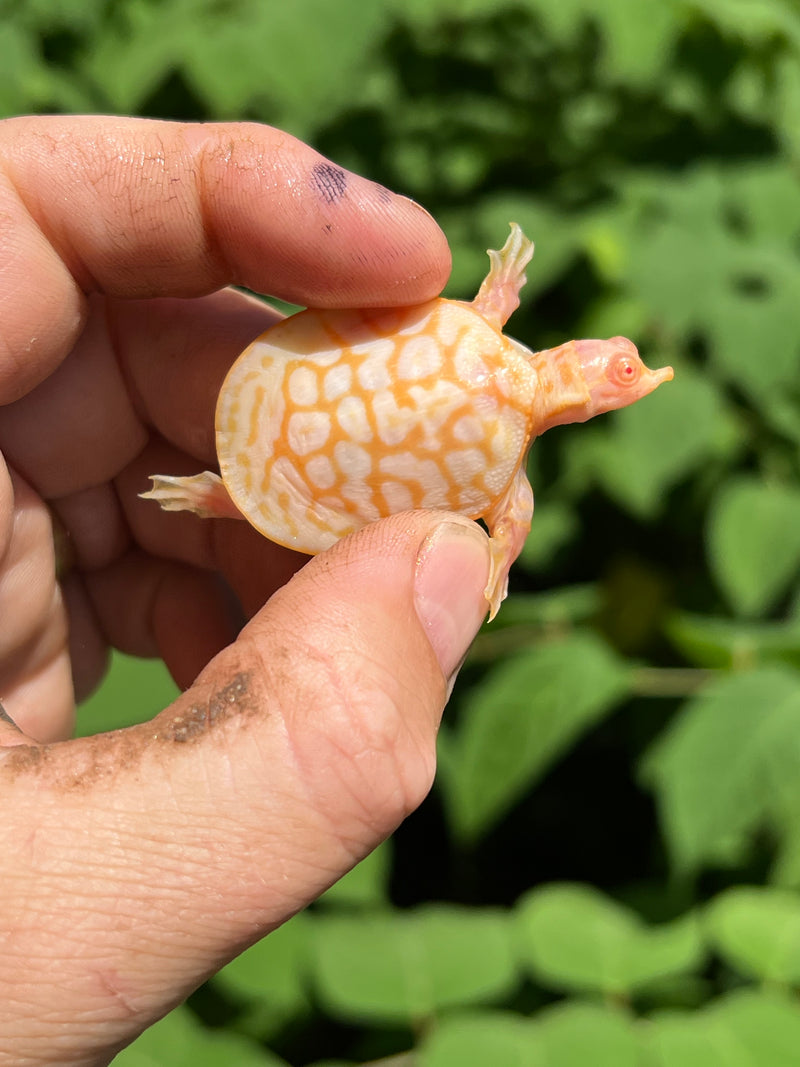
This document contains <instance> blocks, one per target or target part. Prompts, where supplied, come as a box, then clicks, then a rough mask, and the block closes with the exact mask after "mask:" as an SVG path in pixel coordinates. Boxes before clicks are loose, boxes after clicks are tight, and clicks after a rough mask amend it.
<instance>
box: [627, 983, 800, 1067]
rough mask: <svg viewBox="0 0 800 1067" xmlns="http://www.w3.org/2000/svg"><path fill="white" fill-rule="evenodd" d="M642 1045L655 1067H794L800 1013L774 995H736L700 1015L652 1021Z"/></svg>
mask: <svg viewBox="0 0 800 1067" xmlns="http://www.w3.org/2000/svg"><path fill="white" fill-rule="evenodd" d="M643 1042H644V1044H645V1047H646V1049H647V1054H648V1059H647V1061H646V1062H647V1063H648V1065H652V1067H794V1065H795V1064H796V1062H797V1049H798V1048H800V1009H798V1007H797V1005H796V1003H794V1002H792V1001H790V1000H789V999H788V998H784V997H781V996H780V995H776V994H771V993H766V992H763V993H757V992H752V991H744V992H737V993H732V994H729V995H728V996H725V997H721V998H720V999H719V1000H717V1001H712V1002H711V1004H710V1005H709V1006H708V1007H707V1008H706V1009H705V1010H704V1011H702V1012H698V1013H694V1014H690V1013H681V1014H679V1013H671V1014H669V1015H663V1016H656V1017H654V1018H651V1019H650V1020H649V1021H648V1025H647V1028H646V1030H645V1031H644V1032H643Z"/></svg>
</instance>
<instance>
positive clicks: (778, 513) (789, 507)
mask: <svg viewBox="0 0 800 1067" xmlns="http://www.w3.org/2000/svg"><path fill="white" fill-rule="evenodd" d="M708 558H709V563H710V565H711V569H712V571H713V572H714V575H715V577H716V579H717V581H718V583H719V585H720V587H721V588H722V590H723V592H724V593H725V595H726V596H727V598H728V600H729V602H730V603H731V605H732V607H733V608H734V609H735V610H736V611H738V612H740V613H742V614H744V615H751V616H752V615H760V614H762V613H763V612H765V611H766V610H767V609H768V608H770V607H772V605H773V604H774V603H775V601H776V600H777V599H778V597H779V596H780V595H781V594H782V593H784V592H785V591H786V589H787V587H788V585H789V583H790V582H791V581H792V579H793V578H795V577H796V574H797V568H798V565H800V490H799V489H796V488H795V487H794V486H788V485H786V486H785V485H776V484H771V483H769V482H762V481H759V480H757V479H755V478H752V477H748V476H740V477H738V478H736V479H731V480H730V481H728V482H727V483H726V484H725V485H724V486H723V488H722V489H721V491H720V492H719V494H718V495H717V498H716V499H715V501H714V503H713V505H712V507H711V511H710V514H709V519H708Z"/></svg>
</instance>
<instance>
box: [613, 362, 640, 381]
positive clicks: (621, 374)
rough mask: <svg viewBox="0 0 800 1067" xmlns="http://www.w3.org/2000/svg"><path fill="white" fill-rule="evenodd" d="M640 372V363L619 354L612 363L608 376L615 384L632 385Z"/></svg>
mask: <svg viewBox="0 0 800 1067" xmlns="http://www.w3.org/2000/svg"><path fill="white" fill-rule="evenodd" d="M640 373H641V364H640V363H638V362H637V361H636V360H633V359H629V358H628V357H627V356H621V357H620V358H619V359H618V360H616V361H615V362H614V364H613V365H612V367H611V374H610V377H611V380H612V381H614V382H616V383H617V385H633V384H634V383H635V382H638V380H639V375H640Z"/></svg>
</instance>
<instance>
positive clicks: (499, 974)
mask: <svg viewBox="0 0 800 1067" xmlns="http://www.w3.org/2000/svg"><path fill="white" fill-rule="evenodd" d="M313 955H314V981H315V985H316V989H317V993H318V995H319V996H320V997H321V998H322V999H323V1000H324V1002H325V1003H326V1005H327V1006H328V1008H329V1009H330V1011H332V1012H333V1013H334V1014H336V1015H339V1016H342V1017H344V1018H348V1019H361V1020H368V1019H372V1020H382V1021H383V1022H406V1023H410V1022H414V1021H415V1020H416V1021H419V1020H421V1019H424V1018H427V1017H428V1016H430V1015H432V1014H434V1013H435V1012H436V1011H438V1010H440V1009H442V1008H445V1007H455V1006H458V1005H468V1004H473V1003H480V1002H485V1001H487V1000H492V999H494V998H496V997H499V996H500V995H502V994H505V993H508V992H509V991H510V990H511V989H512V988H513V987H514V985H515V984H516V982H517V968H516V963H515V960H514V957H513V954H512V951H511V938H510V934H509V929H508V923H507V920H506V918H505V917H504V916H503V915H502V914H501V913H498V912H494V911H492V910H490V909H488V908H482V909H475V910H469V909H465V908H454V907H444V906H441V907H434V906H429V907H425V908H420V909H418V910H416V911H414V912H397V913H394V914H391V913H388V912H387V913H378V914H372V915H369V914H367V915H364V914H359V915H353V916H345V915H342V916H338V915H336V916H334V915H325V916H319V917H318V918H317V920H316V922H315V926H314V944H313Z"/></svg>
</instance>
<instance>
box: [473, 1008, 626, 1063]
mask: <svg viewBox="0 0 800 1067" xmlns="http://www.w3.org/2000/svg"><path fill="white" fill-rule="evenodd" d="M536 1022H537V1023H538V1030H539V1033H540V1034H541V1039H542V1044H543V1046H544V1049H545V1052H546V1063H547V1065H548V1067H588V1065H589V1064H591V1067H640V1059H639V1039H638V1036H637V1034H636V1030H635V1029H634V1027H633V1025H632V1022H631V1020H630V1019H629V1018H628V1017H627V1016H625V1015H624V1014H623V1013H622V1012H620V1011H614V1010H612V1009H611V1008H607V1007H602V1006H600V1005H598V1004H582V1003H580V1002H577V1001H571V1002H570V1001H568V1002H566V1003H562V1004H558V1005H556V1006H555V1007H553V1008H548V1009H546V1010H545V1011H543V1012H540V1013H539V1014H538V1015H537V1016H536ZM487 1062H488V1061H487Z"/></svg>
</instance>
